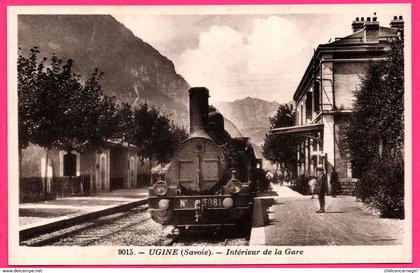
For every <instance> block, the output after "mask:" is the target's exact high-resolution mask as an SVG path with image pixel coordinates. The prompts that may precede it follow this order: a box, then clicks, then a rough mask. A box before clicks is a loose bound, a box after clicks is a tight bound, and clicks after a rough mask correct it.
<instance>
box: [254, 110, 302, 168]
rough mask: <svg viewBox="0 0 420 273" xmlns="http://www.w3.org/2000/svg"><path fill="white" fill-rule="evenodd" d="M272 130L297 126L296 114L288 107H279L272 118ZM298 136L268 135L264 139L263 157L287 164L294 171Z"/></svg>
mask: <svg viewBox="0 0 420 273" xmlns="http://www.w3.org/2000/svg"><path fill="white" fill-rule="evenodd" d="M270 124H271V129H274V128H280V127H289V126H293V125H294V124H295V112H294V111H293V109H292V108H291V107H290V106H289V105H287V104H282V105H280V106H279V109H278V110H277V113H276V115H275V116H274V117H272V118H270ZM297 143H298V138H297V137H296V136H281V135H273V134H267V135H266V136H265V139H264V144H263V146H262V148H263V155H264V157H265V158H267V159H268V160H270V161H271V162H276V163H285V164H286V166H288V167H289V168H290V169H292V170H293V169H294V166H295V165H296V161H297V150H296V147H297Z"/></svg>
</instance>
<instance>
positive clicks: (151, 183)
mask: <svg viewBox="0 0 420 273" xmlns="http://www.w3.org/2000/svg"><path fill="white" fill-rule="evenodd" d="M149 173H150V186H153V175H152V157H150V158H149Z"/></svg>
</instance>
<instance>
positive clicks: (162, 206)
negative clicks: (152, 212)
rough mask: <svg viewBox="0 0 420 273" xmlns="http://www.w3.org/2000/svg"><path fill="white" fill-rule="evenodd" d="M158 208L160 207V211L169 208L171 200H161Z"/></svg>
mask: <svg viewBox="0 0 420 273" xmlns="http://www.w3.org/2000/svg"><path fill="white" fill-rule="evenodd" d="M158 206H159V208H160V209H167V208H169V200H168V199H162V200H159V203H158Z"/></svg>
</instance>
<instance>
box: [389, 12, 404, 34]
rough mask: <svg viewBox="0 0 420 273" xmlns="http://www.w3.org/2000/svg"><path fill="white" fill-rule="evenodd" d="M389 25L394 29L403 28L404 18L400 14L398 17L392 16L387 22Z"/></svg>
mask: <svg viewBox="0 0 420 273" xmlns="http://www.w3.org/2000/svg"><path fill="white" fill-rule="evenodd" d="M389 26H390V27H392V28H396V29H401V30H404V20H403V17H402V16H401V15H400V16H399V17H397V16H394V19H393V20H392V21H391V23H389Z"/></svg>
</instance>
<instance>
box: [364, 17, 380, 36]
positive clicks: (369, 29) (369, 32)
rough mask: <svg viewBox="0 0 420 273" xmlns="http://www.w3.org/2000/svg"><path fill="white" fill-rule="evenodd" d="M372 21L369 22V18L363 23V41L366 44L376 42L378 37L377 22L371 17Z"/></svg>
mask: <svg viewBox="0 0 420 273" xmlns="http://www.w3.org/2000/svg"><path fill="white" fill-rule="evenodd" d="M373 18H374V20H373V21H371V20H370V17H367V21H366V22H365V32H366V33H365V41H366V42H375V41H378V36H379V22H378V21H377V20H376V17H373Z"/></svg>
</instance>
